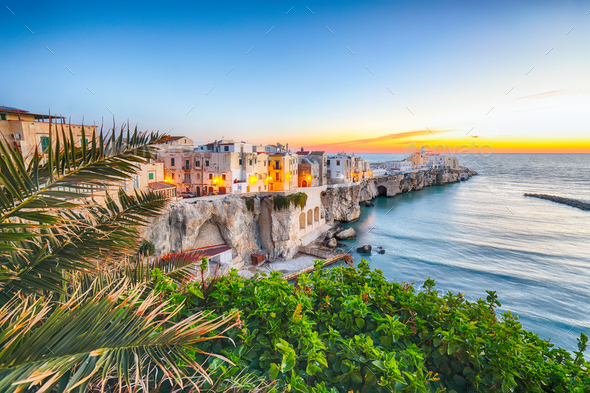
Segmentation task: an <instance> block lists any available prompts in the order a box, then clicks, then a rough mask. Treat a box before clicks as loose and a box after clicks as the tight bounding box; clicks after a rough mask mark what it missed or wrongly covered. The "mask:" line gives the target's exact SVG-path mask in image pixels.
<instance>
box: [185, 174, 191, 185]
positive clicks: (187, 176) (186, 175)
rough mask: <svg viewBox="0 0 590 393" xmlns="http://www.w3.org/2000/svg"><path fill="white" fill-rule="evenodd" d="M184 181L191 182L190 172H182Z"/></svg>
mask: <svg viewBox="0 0 590 393" xmlns="http://www.w3.org/2000/svg"><path fill="white" fill-rule="evenodd" d="M184 182H185V183H190V182H191V174H190V173H185V174H184Z"/></svg>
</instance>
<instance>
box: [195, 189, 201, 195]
mask: <svg viewBox="0 0 590 393" xmlns="http://www.w3.org/2000/svg"><path fill="white" fill-rule="evenodd" d="M196 188H197V196H198V197H200V196H201V187H196Z"/></svg>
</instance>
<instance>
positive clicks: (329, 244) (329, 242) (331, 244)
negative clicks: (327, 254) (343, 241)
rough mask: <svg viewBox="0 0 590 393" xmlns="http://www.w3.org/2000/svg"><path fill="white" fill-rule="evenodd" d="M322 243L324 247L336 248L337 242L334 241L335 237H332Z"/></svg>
mask: <svg viewBox="0 0 590 393" xmlns="http://www.w3.org/2000/svg"><path fill="white" fill-rule="evenodd" d="M324 245H325V246H326V247H330V248H336V247H337V246H338V242H337V241H336V239H334V238H332V239H328V240H327V241H325V242H324Z"/></svg>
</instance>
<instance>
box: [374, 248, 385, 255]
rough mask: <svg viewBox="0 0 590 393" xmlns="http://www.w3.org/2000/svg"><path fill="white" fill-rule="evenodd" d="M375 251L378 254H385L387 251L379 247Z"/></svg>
mask: <svg viewBox="0 0 590 393" xmlns="http://www.w3.org/2000/svg"><path fill="white" fill-rule="evenodd" d="M375 251H377V253H378V254H385V250H384V249H383V247H377V248H376V249H375Z"/></svg>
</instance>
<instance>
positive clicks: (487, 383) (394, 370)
mask: <svg viewBox="0 0 590 393" xmlns="http://www.w3.org/2000/svg"><path fill="white" fill-rule="evenodd" d="M317 266H318V267H319V266H320V264H318V265H317ZM279 276H280V273H278V272H273V273H272V274H271V275H270V277H268V278H267V279H264V280H260V279H259V278H260V276H257V277H254V278H253V279H242V278H240V277H239V276H238V275H237V272H236V271H235V270H233V271H232V272H231V273H230V275H229V276H228V277H225V278H222V279H220V280H219V281H217V282H215V284H214V286H215V289H214V290H213V291H212V292H211V294H210V298H209V301H208V309H209V310H210V311H213V312H214V314H213V315H216V314H217V315H218V314H222V313H228V312H230V311H231V310H234V309H236V308H237V309H239V310H240V312H241V315H242V322H243V329H241V330H238V329H233V330H231V331H229V332H227V333H226V334H228V335H229V337H230V338H232V339H233V340H234V341H235V343H236V345H235V346H233V345H231V344H229V342H228V341H227V340H218V341H215V340H213V341H208V342H205V343H204V344H203V346H202V347H201V349H202V350H203V351H213V352H216V353H222V354H223V355H224V356H226V357H227V358H228V359H229V360H231V361H232V362H233V363H235V365H236V366H235V367H237V368H238V369H239V371H240V372H247V373H252V374H254V375H259V376H265V377H266V378H268V380H269V381H273V380H276V384H277V386H279V387H281V389H279V390H285V391H300V392H317V393H319V392H326V393H328V392H330V393H332V392H350V391H354V392H383V393H390V392H395V391H405V392H442V391H445V392H456V393H458V392H587V391H590V374H589V372H588V368H587V367H588V365H589V364H588V363H587V362H586V361H585V360H584V358H583V352H584V350H585V349H586V342H587V338H586V336H585V335H583V334H582V336H581V337H580V339H579V351H577V352H575V353H574V354H575V358H574V357H572V354H570V353H569V352H567V351H565V350H563V349H561V348H554V347H553V345H552V344H550V343H549V342H548V341H547V340H542V339H540V338H539V337H538V336H537V335H536V334H533V333H530V332H528V331H526V330H524V329H522V325H521V324H520V323H519V322H518V317H517V316H514V315H512V314H511V313H510V312H506V313H503V314H502V315H501V318H499V317H498V316H497V314H496V307H497V306H499V305H500V303H499V302H498V300H497V295H496V293H495V292H493V291H489V292H488V297H487V299H486V300H483V299H479V300H477V301H474V302H470V301H467V300H466V299H465V298H464V295H462V294H456V295H455V294H452V293H450V292H448V293H446V294H444V295H442V294H439V292H438V291H436V290H435V289H434V287H435V284H434V281H433V280H431V279H428V280H427V281H426V282H425V283H424V288H425V291H423V292H418V293H417V292H416V291H415V289H414V287H413V286H412V285H410V284H406V283H401V284H399V283H393V282H388V281H387V280H386V279H385V277H384V276H383V274H382V272H381V271H379V270H371V269H370V268H369V266H368V263H367V262H365V261H363V262H361V263H360V264H359V266H358V267H357V268H355V267H343V268H340V267H337V268H332V269H330V270H327V271H324V270H322V269H320V268H318V269H316V270H315V271H314V272H313V273H312V274H310V275H301V276H300V277H299V279H298V281H297V283H296V284H295V285H291V284H289V283H287V281H285V280H283V279H281V278H280V277H279ZM193 297H194V300H193V301H192V302H191V301H189V302H187V304H199V306H196V308H194V309H191V308H190V307H186V308H185V312H186V314H187V315H190V314H192V313H194V312H195V311H196V310H197V309H198V308H199V307H203V301H202V299H199V298H197V296H193ZM195 359H196V360H197V361H199V362H204V361H206V356H205V355H200V354H197V355H195ZM223 367H224V368H222V369H223V370H226V371H227V369H228V368H229V369H231V368H232V367H231V366H227V365H225V366H223Z"/></svg>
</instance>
